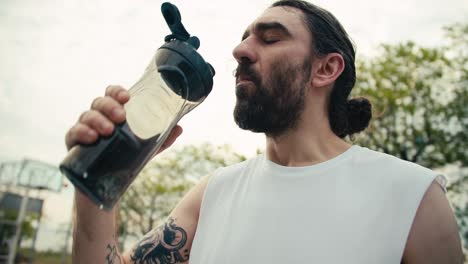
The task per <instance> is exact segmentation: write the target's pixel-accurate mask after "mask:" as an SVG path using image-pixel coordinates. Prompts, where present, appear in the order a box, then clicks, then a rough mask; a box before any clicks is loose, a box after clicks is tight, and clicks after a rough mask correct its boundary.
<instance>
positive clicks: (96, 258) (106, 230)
mask: <svg viewBox="0 0 468 264" xmlns="http://www.w3.org/2000/svg"><path fill="white" fill-rule="evenodd" d="M208 179H209V177H205V178H203V179H202V180H201V181H200V182H199V183H198V184H197V185H196V186H195V187H194V188H192V190H190V192H189V193H187V195H186V196H185V197H184V198H183V199H182V200H181V201H180V202H179V204H178V205H177V206H176V208H175V209H174V210H173V211H172V213H171V214H170V216H169V217H168V219H167V220H166V222H165V223H164V224H162V225H161V226H159V227H157V228H155V229H154V230H152V231H151V232H149V233H148V234H146V235H145V236H144V237H143V238H142V239H141V240H140V242H138V243H137V245H136V246H135V247H134V248H133V249H132V250H131V251H130V252H127V253H125V254H121V253H120V252H119V249H118V246H117V242H116V241H117V237H116V230H117V219H116V217H115V215H116V210H118V209H117V208H115V209H113V210H112V211H111V212H106V211H103V210H100V209H99V208H98V207H97V206H96V205H95V204H94V203H93V202H91V201H90V200H89V199H88V198H87V197H85V196H84V195H83V194H81V193H80V192H78V191H77V192H76V195H75V202H76V213H75V228H74V232H73V253H72V254H73V263H103V264H133V263H136V264H139V263H145V264H146V263H155V264H156V263H158V264H159V263H188V260H189V255H190V249H191V247H192V241H193V238H194V236H195V231H196V228H197V224H198V216H199V211H200V206H201V201H202V198H203V193H204V190H205V187H206V184H207V182H208Z"/></svg>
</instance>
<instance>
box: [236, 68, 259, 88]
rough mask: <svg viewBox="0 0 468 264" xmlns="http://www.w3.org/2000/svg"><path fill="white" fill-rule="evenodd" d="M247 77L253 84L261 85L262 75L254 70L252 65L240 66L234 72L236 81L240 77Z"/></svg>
mask: <svg viewBox="0 0 468 264" xmlns="http://www.w3.org/2000/svg"><path fill="white" fill-rule="evenodd" d="M241 75H242V76H247V77H248V78H249V79H250V80H251V81H252V82H253V83H255V84H260V80H261V78H260V74H259V73H258V72H257V71H256V70H255V69H253V67H252V66H251V65H248V64H239V65H237V68H236V69H235V71H234V77H236V80H237V79H238V78H239V76H241Z"/></svg>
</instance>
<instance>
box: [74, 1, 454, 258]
mask: <svg viewBox="0 0 468 264" xmlns="http://www.w3.org/2000/svg"><path fill="white" fill-rule="evenodd" d="M233 55H234V57H235V59H236V60H237V62H238V64H239V66H238V68H237V71H236V96H237V104H236V107H235V110H234V117H235V121H236V123H237V124H238V125H239V127H241V128H243V129H248V130H251V131H253V132H261V133H264V134H265V135H266V153H265V154H264V155H260V156H258V157H256V158H253V159H250V160H248V161H245V162H243V163H240V164H236V165H234V166H230V167H227V168H222V169H219V170H217V171H215V172H214V173H213V174H211V175H210V176H207V177H205V178H203V179H202V180H201V181H200V182H199V183H198V184H197V185H196V186H195V187H194V188H193V189H192V190H191V191H190V192H189V193H188V194H187V195H186V196H185V197H184V198H183V199H182V201H180V203H179V204H178V205H177V206H176V208H175V209H174V210H173V212H172V213H171V215H170V217H169V218H168V220H167V221H166V223H165V224H164V225H162V226H160V227H158V228H156V229H155V230H153V231H151V232H150V233H149V234H147V235H146V236H145V237H143V238H142V239H141V241H140V242H139V243H138V244H137V245H136V246H135V247H134V248H133V249H132V250H131V251H130V252H128V253H121V252H119V251H118V249H117V246H116V237H115V232H116V226H117V220H116V219H115V215H116V210H118V209H117V208H115V209H114V210H113V211H112V212H105V211H101V210H99V209H98V208H97V207H96V206H95V205H94V204H93V203H92V202H91V201H90V200H88V198H87V197H85V196H84V195H83V194H81V193H80V192H76V196H75V201H76V217H75V231H74V246H73V259H74V262H75V263H145V264H146V263H188V262H189V261H190V263H192V264H194V263H197V264H198V263H202V264H211V263H360V264H362V263H372V264H374V263H399V262H403V263H462V258H463V257H462V253H461V244H460V240H459V236H458V231H457V225H456V222H455V219H454V216H453V213H452V211H451V209H450V206H449V204H448V202H447V199H446V198H445V195H444V186H443V185H444V183H443V181H442V178H441V176H439V175H437V174H436V173H434V172H432V171H430V170H428V169H425V168H422V167H420V166H417V165H415V164H411V163H409V162H405V161H401V160H399V159H396V158H394V157H391V156H388V155H386V154H382V153H378V152H374V151H371V150H368V149H365V148H361V147H359V146H352V145H350V144H349V143H348V142H346V141H344V140H343V138H344V137H345V136H347V135H351V134H353V133H357V132H359V131H362V130H364V129H365V128H366V127H367V125H368V123H369V120H370V118H371V106H370V103H369V102H368V101H367V100H366V99H362V98H360V99H351V100H348V96H349V93H350V91H351V89H352V87H353V86H354V82H355V66H354V48H353V45H352V44H351V42H350V40H349V38H348V36H347V34H346V32H345V31H344V29H343V28H342V27H341V25H340V24H339V22H338V21H337V20H336V19H335V18H334V17H333V16H332V15H331V14H330V13H329V12H327V11H325V10H323V9H321V8H319V7H316V6H314V5H312V4H309V3H307V2H302V1H298V0H284V1H279V2H276V3H274V4H273V5H272V7H270V8H268V9H267V10H266V11H265V12H264V13H263V14H262V15H261V16H260V17H259V18H258V19H257V20H255V21H254V22H253V23H252V24H251V25H250V26H249V27H248V28H247V30H246V32H245V34H244V36H243V37H242V41H241V43H240V44H239V45H238V46H237V47H236V48H235V49H234V51H233ZM128 99H129V94H128V93H127V92H126V91H125V90H124V89H123V88H121V87H118V86H110V87H108V89H107V90H106V96H105V97H102V98H97V99H96V100H94V102H93V104H92V107H91V110H89V111H87V112H85V113H84V114H83V115H82V116H81V117H80V119H79V121H78V122H77V124H75V126H74V127H72V128H71V129H70V131H69V132H68V134H67V137H66V142H67V147H68V148H71V147H72V146H73V145H75V144H77V143H81V144H89V143H92V142H94V141H95V140H96V139H97V137H98V136H99V135H109V134H110V133H112V129H113V125H114V124H115V123H120V122H123V121H124V120H125V113H124V110H123V107H122V105H123V104H125V102H127V101H128ZM181 132H182V129H181V128H180V127H179V126H177V127H176V128H174V129H173V131H172V133H171V136H170V137H169V139H168V140H167V141H166V142H165V145H164V147H163V149H164V148H167V147H169V146H170V145H171V144H172V143H173V142H174V140H175V139H176V138H177V137H178V136H179V135H180V134H181Z"/></svg>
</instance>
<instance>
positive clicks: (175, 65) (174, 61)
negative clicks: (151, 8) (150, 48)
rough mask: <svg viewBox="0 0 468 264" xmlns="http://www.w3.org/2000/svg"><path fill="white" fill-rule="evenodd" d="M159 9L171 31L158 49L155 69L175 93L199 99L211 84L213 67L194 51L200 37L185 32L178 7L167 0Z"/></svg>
mask: <svg viewBox="0 0 468 264" xmlns="http://www.w3.org/2000/svg"><path fill="white" fill-rule="evenodd" d="M161 12H162V13H163V16H164V19H165V20H166V22H167V25H168V26H169V28H170V30H171V32H172V34H170V35H168V36H166V37H165V41H166V43H165V44H164V45H162V46H161V47H160V48H159V49H158V53H157V56H156V57H157V59H156V66H157V68H158V71H159V72H160V73H161V74H162V76H163V78H164V79H165V81H166V82H168V84H169V86H170V87H171V88H172V89H173V90H174V91H175V92H176V93H178V94H179V95H181V96H184V97H185V96H187V98H186V99H187V100H190V101H199V100H201V99H203V98H205V97H206V96H207V95H208V94H209V93H210V92H211V89H212V88H213V76H214V75H215V71H214V68H213V66H211V65H210V64H209V63H207V62H206V61H205V60H204V59H203V57H202V56H201V55H200V54H199V53H198V52H197V49H198V47H199V46H200V40H199V39H198V38H197V37H196V36H190V34H189V33H188V32H187V30H186V29H185V27H184V26H183V24H182V21H181V16H180V13H179V10H178V9H177V7H176V6H175V5H173V4H171V3H167V2H166V3H163V4H162V6H161ZM186 89H188V91H187V90H186Z"/></svg>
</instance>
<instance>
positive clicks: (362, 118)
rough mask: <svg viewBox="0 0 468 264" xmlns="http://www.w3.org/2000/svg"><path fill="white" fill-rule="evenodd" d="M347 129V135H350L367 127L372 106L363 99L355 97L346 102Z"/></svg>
mask: <svg viewBox="0 0 468 264" xmlns="http://www.w3.org/2000/svg"><path fill="white" fill-rule="evenodd" d="M346 108H347V116H348V129H347V131H346V132H347V134H348V135H351V134H354V133H358V132H361V131H363V130H364V129H366V128H367V126H368V125H369V121H370V120H371V118H372V105H371V103H370V102H369V100H367V99H366V98H364V97H357V98H353V99H351V100H348V101H347V102H346Z"/></svg>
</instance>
